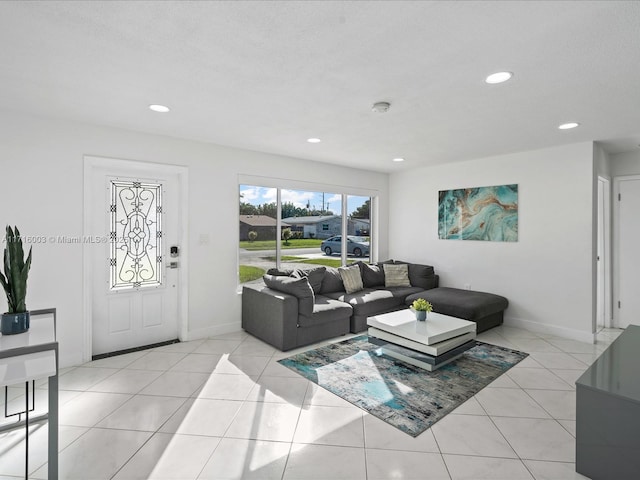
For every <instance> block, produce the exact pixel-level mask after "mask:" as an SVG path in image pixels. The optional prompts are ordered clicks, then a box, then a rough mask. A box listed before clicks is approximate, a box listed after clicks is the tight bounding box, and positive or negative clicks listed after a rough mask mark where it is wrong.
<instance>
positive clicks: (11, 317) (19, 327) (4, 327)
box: [0, 312, 29, 335]
mask: <svg viewBox="0 0 640 480" xmlns="http://www.w3.org/2000/svg"><path fill="white" fill-rule="evenodd" d="M27 330H29V312H20V313H3V314H2V323H1V324H0V333H2V334H3V335H15V334H16V333H24V332H26V331H27Z"/></svg>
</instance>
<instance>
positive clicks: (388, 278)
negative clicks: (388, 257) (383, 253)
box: [382, 263, 411, 288]
mask: <svg viewBox="0 0 640 480" xmlns="http://www.w3.org/2000/svg"><path fill="white" fill-rule="evenodd" d="M382 267H383V268H384V286H385V287H387V288H388V287H410V286H411V282H409V266H408V265H406V264H402V265H390V264H387V263H385V264H384V265H383V266H382Z"/></svg>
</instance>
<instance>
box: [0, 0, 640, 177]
mask: <svg viewBox="0 0 640 480" xmlns="http://www.w3.org/2000/svg"><path fill="white" fill-rule="evenodd" d="M0 45H1V47H0V109H5V110H9V111H24V112H29V113H33V114H36V115H41V116H47V117H55V118H64V119H72V120H77V121H81V122H88V123H93V124H99V125H108V126H114V127H121V128H125V129H131V130H136V131H142V132H151V133H156V134H162V135H169V136H173V137H179V138H186V139H194V140H201V141H206V142H212V143H217V144H221V145H230V146H237V147H242V148H247V149H251V150H259V151H263V152H271V153H276V154H282V155H289V156H292V157H298V158H306V159H311V160H318V161H322V162H328V163H334V164H340V165H348V166H353V167H358V168H366V169H371V170H377V171H386V172H389V171H395V170H398V169H404V168H410V167H416V166H418V165H428V164H438V163H444V162H450V161H459V160H465V159H473V158H481V157H484V156H489V155H497V154H501V153H508V152H515V151H522V150H531V149H536V148H542V147H548V146H554V145H560V144H565V143H574V142H582V141H590V140H596V141H603V142H604V145H605V146H606V148H607V149H608V151H611V152H620V151H625V150H631V149H634V148H636V149H637V148H638V144H640V2H637V1H627V2H620V1H603V2H600V1H592V2H578V1H566V2H565V1H551V2H542V1H522V2H520V1H509V2H507V1H492V2H489V1H486V2H484V1H470V2H464V1H458V2H451V1H447V2H427V1H423V2H419V1H413V2H400V1H393V2H384V1H373V2H365V1H343V2H337V1H331V2H330V1H323V2H313V1H304V2H295V1H260V2H250V1H244V2H222V1H218V2H187V1H181V2H174V1H158V2H143V1H136V2H106V1H89V2H80V1H70V2H53V1H47V2H13V1H3V2H0ZM500 70H509V71H512V72H514V73H515V76H514V78H513V79H512V80H511V81H510V82H508V83H505V84H502V85H487V84H485V83H484V78H485V77H486V76H487V75H488V74H490V73H493V72H496V71H500ZM377 101H388V102H390V103H391V104H392V106H391V109H390V110H389V112H388V113H386V114H377V113H373V112H372V111H371V105H372V104H373V103H374V102H377ZM151 103H161V104H165V105H168V106H170V107H171V109H172V111H171V113H169V114H157V113H153V112H150V111H149V110H148V109H147V105H149V104H151ZM568 121H577V122H580V123H581V126H580V127H579V128H577V129H574V130H569V131H560V130H558V129H557V126H558V125H559V124H560V123H563V122H568ZM309 137H319V138H321V139H322V143H319V144H309V143H307V142H306V139H307V138H309ZM397 156H401V157H404V158H406V162H404V163H403V164H395V163H392V162H391V159H392V158H394V157H397Z"/></svg>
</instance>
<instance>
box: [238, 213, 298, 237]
mask: <svg viewBox="0 0 640 480" xmlns="http://www.w3.org/2000/svg"><path fill="white" fill-rule="evenodd" d="M288 227H289V225H288V224H287V223H285V222H282V225H281V228H283V229H284V228H288ZM276 228H277V226H276V219H275V218H272V217H268V216H267V215H240V240H249V232H251V231H253V232H256V233H257V234H258V237H257V238H256V240H273V239H274V238H276Z"/></svg>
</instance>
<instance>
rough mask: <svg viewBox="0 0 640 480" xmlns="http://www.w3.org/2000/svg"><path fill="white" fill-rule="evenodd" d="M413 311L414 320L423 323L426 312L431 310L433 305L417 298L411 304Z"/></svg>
mask: <svg viewBox="0 0 640 480" xmlns="http://www.w3.org/2000/svg"><path fill="white" fill-rule="evenodd" d="M411 307H412V308H413V311H414V312H415V314H416V320H419V321H421V322H424V321H425V320H426V319H427V312H431V311H432V310H433V305H431V304H430V303H429V302H427V301H426V300H425V299H424V298H417V299H416V300H414V301H413V303H412V304H411Z"/></svg>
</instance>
